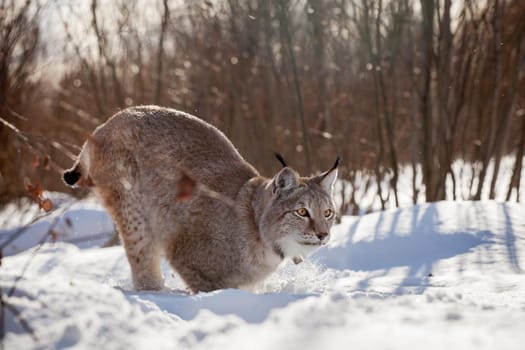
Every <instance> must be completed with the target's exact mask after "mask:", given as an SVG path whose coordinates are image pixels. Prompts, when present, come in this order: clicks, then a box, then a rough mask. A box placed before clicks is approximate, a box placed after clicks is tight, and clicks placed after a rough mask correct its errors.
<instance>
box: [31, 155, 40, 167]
mask: <svg viewBox="0 0 525 350" xmlns="http://www.w3.org/2000/svg"><path fill="white" fill-rule="evenodd" d="M39 164H40V158H39V157H38V156H37V155H35V156H34V157H33V161H32V162H31V165H32V167H33V170H36V168H38V165H39Z"/></svg>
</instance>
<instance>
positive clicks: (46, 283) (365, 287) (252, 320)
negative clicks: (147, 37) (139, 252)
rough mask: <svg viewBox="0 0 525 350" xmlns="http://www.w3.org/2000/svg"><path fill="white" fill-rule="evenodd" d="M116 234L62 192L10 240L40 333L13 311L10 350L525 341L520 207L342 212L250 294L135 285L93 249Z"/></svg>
mask: <svg viewBox="0 0 525 350" xmlns="http://www.w3.org/2000/svg"><path fill="white" fill-rule="evenodd" d="M20 215H22V214H20ZM20 215H19V216H20ZM16 216H17V212H16V210H14V209H13V208H10V209H9V210H7V209H6V211H4V212H2V213H0V223H3V224H2V226H1V229H0V238H1V241H3V242H5V239H6V237H11V235H12V234H13V233H14V232H16V230H17V227H16V225H15V224H16ZM66 217H68V218H69V221H72V222H73V225H71V226H70V225H68V224H66V220H65V218H66ZM19 220H22V221H23V222H29V221H30V220H29V219H27V218H25V219H20V218H19ZM24 220H25V221H24ZM50 228H52V229H54V230H56V231H59V232H60V234H58V235H57V239H58V242H56V243H46V244H45V245H43V246H42V247H40V248H38V247H35V248H31V249H29V250H23V249H27V247H29V246H30V245H34V244H36V243H37V242H38V241H39V240H40V239H41V237H42V236H43V235H45V233H46V232H48V231H49V229H50ZM112 230H113V226H112V224H111V220H110V219H109V216H108V215H107V213H106V212H105V211H104V210H103V209H102V208H101V207H100V206H99V205H98V204H97V203H96V202H94V201H93V200H87V201H71V200H68V199H64V200H63V202H62V203H61V204H60V205H59V207H58V209H57V210H56V212H55V213H53V214H51V215H48V216H45V217H43V218H42V220H41V221H37V222H35V223H34V224H32V225H30V228H29V229H28V230H27V231H26V232H24V233H23V234H22V235H20V238H19V239H17V240H15V241H14V242H13V244H11V245H10V247H8V248H9V249H10V250H9V251H7V252H4V253H7V254H5V255H9V256H7V257H4V258H3V260H2V266H1V267H0V272H1V273H0V285H1V288H2V292H3V295H4V300H5V301H6V302H7V303H8V304H9V305H11V306H13V307H14V308H16V310H18V311H19V312H20V316H21V318H22V319H23V320H24V321H25V322H27V324H28V325H29V326H30V327H31V329H32V330H33V331H34V335H35V336H36V339H33V337H32V336H31V335H30V334H29V333H28V332H27V331H26V330H24V328H23V327H22V326H21V324H20V322H19V321H20V320H19V319H18V318H17V317H15V316H14V315H13V313H12V312H10V311H9V310H7V309H6V310H4V312H5V328H6V335H5V337H4V339H3V342H4V346H5V348H6V349H10V348H23V349H48V348H58V349H65V348H75V349H91V348H97V347H98V348H103V349H174V348H191V349H224V348H227V349H246V348H249V349H319V348H330V349H332V348H345V349H347V348H352V347H353V348H357V349H411V348H425V349H443V348H455V349H494V348H498V349H518V348H521V347H522V346H523V344H524V343H525V332H524V330H525V274H524V273H523V269H524V268H525V251H524V249H525V207H524V206H523V205H520V204H516V203H499V202H493V201H484V202H439V203H432V204H420V205H416V206H413V207H404V208H400V209H393V210H388V211H384V212H376V213H371V214H368V215H364V216H361V217H350V216H345V217H343V220H342V223H341V224H339V225H337V226H335V227H334V228H333V231H332V238H331V241H330V243H329V244H328V245H327V246H326V247H323V248H321V249H319V250H318V251H316V252H315V253H314V254H313V255H312V256H311V257H310V258H309V259H307V260H306V261H305V262H304V263H302V264H299V265H294V264H293V263H291V262H287V263H285V264H284V265H283V266H281V267H280V268H279V270H278V271H277V272H276V273H274V274H273V275H272V276H271V277H270V278H269V279H268V280H267V281H265V282H264V283H263V284H262V285H260V286H259V287H258V289H257V290H256V291H255V292H248V291H243V290H235V289H228V290H220V291H216V292H211V293H199V294H195V295H191V294H189V293H188V292H187V291H186V289H185V286H184V285H183V283H182V281H181V280H180V278H179V277H178V276H177V275H176V274H174V273H173V271H172V270H171V269H170V268H169V267H168V266H167V265H166V264H164V266H163V272H164V276H165V279H166V282H165V284H166V287H165V289H164V290H162V291H160V292H137V291H134V290H133V288H132V284H131V278H130V271H129V266H128V263H127V260H126V256H125V253H124V251H123V249H122V247H120V246H117V247H112V248H104V249H101V248H97V246H98V245H99V244H100V241H103V239H101V237H104V238H108V237H109V236H110V234H108V233H110V232H112ZM89 237H96V239H93V240H90V238H89ZM20 242H23V244H22V243H20ZM15 244H16V245H15ZM35 249H37V251H36V252H34V251H35ZM6 250H7V248H6ZM28 263H29V265H27V264H28ZM26 266H27V269H25V268H26ZM24 269H25V272H24ZM20 275H23V277H22V278H21V279H20V280H19V281H18V280H17V279H18V276H20ZM15 284H16V289H15V291H14V293H13V294H12V295H10V296H7V295H8V294H9V291H10V288H12V286H13V285H15Z"/></svg>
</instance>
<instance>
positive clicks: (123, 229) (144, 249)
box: [104, 193, 164, 290]
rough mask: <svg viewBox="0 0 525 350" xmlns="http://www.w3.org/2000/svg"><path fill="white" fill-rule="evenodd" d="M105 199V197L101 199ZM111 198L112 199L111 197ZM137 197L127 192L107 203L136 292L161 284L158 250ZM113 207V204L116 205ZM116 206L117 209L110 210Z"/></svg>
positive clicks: (155, 287)
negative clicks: (124, 251)
mask: <svg viewBox="0 0 525 350" xmlns="http://www.w3.org/2000/svg"><path fill="white" fill-rule="evenodd" d="M104 197H106V196H104ZM112 197H114V196H112ZM132 197H136V195H132V194H130V193H126V194H125V195H124V196H117V200H115V201H112V200H111V199H109V198H108V197H106V199H109V201H107V202H108V203H107V204H108V205H107V207H108V209H110V211H111V212H112V215H113V218H114V220H115V222H116V225H117V229H118V231H119V232H120V236H121V238H122V242H123V243H124V248H125V250H126V255H127V257H128V261H129V265H130V267H131V274H132V279H133V285H134V287H135V288H136V289H137V290H159V289H161V288H162V287H163V285H164V281H163V278H162V272H161V269H160V251H159V249H158V247H157V244H156V242H155V239H154V237H153V235H152V234H151V232H148V218H147V215H146V213H145V211H144V208H142V207H141V206H140V204H138V203H140V201H139V199H138V198H132ZM117 203H118V205H117V206H114V205H112V204H117ZM115 207H116V210H112V209H114V208H115Z"/></svg>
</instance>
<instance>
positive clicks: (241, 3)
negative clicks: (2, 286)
mask: <svg viewBox="0 0 525 350" xmlns="http://www.w3.org/2000/svg"><path fill="white" fill-rule="evenodd" d="M524 74H525V1H522V0H484V1H478V0H465V1H452V0H215V1H175V0H173V1H169V0H155V1H154V0H152V1H145V0H116V1H101V0H99V1H97V0H85V1H73V0H56V1H53V0H18V1H17V0H0V204H1V203H6V202H7V201H10V200H12V199H14V198H19V197H21V196H25V195H26V188H25V184H28V183H33V184H34V183H40V184H41V185H42V187H44V188H45V189H47V190H59V191H65V190H66V188H65V186H64V185H63V184H62V183H61V180H60V176H59V172H60V171H61V170H62V169H64V168H67V167H69V166H70V165H71V164H72V159H73V158H74V156H75V155H76V154H77V153H78V151H79V147H80V146H81V144H82V143H83V141H84V140H85V138H86V135H87V133H88V132H90V131H92V130H93V129H94V128H95V127H96V126H97V125H98V124H100V123H102V122H104V121H105V120H106V119H107V118H108V117H109V116H110V115H112V114H113V113H115V112H116V111H118V110H119V109H121V108H124V107H126V106H131V105H137V104H158V105H163V106H169V107H173V108H177V109H181V110H184V111H187V112H189V113H192V114H195V115H197V116H199V117H200V118H202V119H205V120H207V121H209V122H211V123H212V124H214V125H216V126H217V127H219V128H220V129H221V130H223V131H224V132H225V134H226V135H227V136H228V137H229V138H230V139H231V140H232V141H233V143H234V144H235V145H236V146H237V147H238V149H239V151H240V152H241V154H242V155H243V156H244V157H245V158H246V159H247V160H248V161H250V162H251V163H252V164H253V165H254V166H255V167H257V168H258V169H259V170H260V171H261V173H262V174H264V175H267V176H272V174H273V173H274V172H275V171H277V170H278V168H279V163H278V162H277V161H276V160H275V159H274V158H273V155H272V154H273V152H275V151H278V152H280V153H282V154H283V155H284V157H285V159H286V160H287V162H288V163H289V164H290V165H291V166H293V167H294V168H296V169H297V170H298V171H300V172H301V173H302V174H307V173H310V172H316V171H320V170H323V169H326V168H328V167H329V166H330V165H331V164H332V163H333V161H334V160H335V157H336V155H338V154H339V155H340V156H341V158H342V160H343V166H342V167H341V177H342V178H343V179H345V180H346V182H344V186H343V187H342V188H340V189H339V192H340V193H338V196H340V198H341V199H342V201H341V204H342V209H343V210H345V211H346V210H348V211H351V212H354V213H356V212H358V211H359V210H360V209H362V208H360V206H361V203H360V198H359V197H358V195H357V194H358V190H357V182H359V184H360V186H365V187H370V188H373V189H374V190H373V191H374V196H375V197H376V198H377V199H378V201H379V202H380V204H381V207H383V208H385V207H389V206H397V205H399V197H400V196H401V195H403V196H405V197H407V196H408V197H409V199H410V201H413V202H414V203H416V202H421V201H437V200H442V199H480V198H482V194H483V196H485V197H486V198H495V193H496V191H497V190H498V191H500V192H501V191H503V192H504V194H503V197H504V199H506V200H518V201H519V200H520V192H519V187H520V181H521V173H522V168H523V166H522V159H523V155H524V154H523V153H524V149H525V80H524ZM507 155H513V156H514V157H513V158H512V160H513V161H512V166H511V172H512V174H511V176H509V179H508V181H506V184H505V186H504V188H503V189H502V188H501V185H499V187H498V188H496V187H497V185H496V184H497V183H498V182H497V181H498V177H499V176H500V173H501V171H500V167H501V163H502V159H504V157H505V156H507ZM458 159H460V160H463V161H464V162H465V163H464V164H465V165H464V167H468V168H469V171H468V172H467V173H468V174H470V175H469V177H468V179H467V180H465V179H464V177H463V178H462V183H461V185H459V184H458V181H459V179H458V176H460V175H459V174H458V172H457V171H455V170H454V169H453V163H454V162H455V161H456V160H458ZM402 169H405V170H406V169H408V170H409V171H410V179H411V180H410V185H409V186H408V187H407V186H405V187H404V188H408V189H409V193H406V192H407V190H406V189H403V191H404V193H400V189H399V187H400V186H399V182H400V171H401V170H402ZM364 174H365V175H366V179H367V181H364V182H363V181H362V179H363V176H365V175H364ZM447 186H448V187H449V188H448V187H447ZM465 186H466V188H467V189H468V190H467V191H466V192H465V191H464V190H460V189H459V187H461V188H465ZM360 191H361V193H362V189H361V190H360Z"/></svg>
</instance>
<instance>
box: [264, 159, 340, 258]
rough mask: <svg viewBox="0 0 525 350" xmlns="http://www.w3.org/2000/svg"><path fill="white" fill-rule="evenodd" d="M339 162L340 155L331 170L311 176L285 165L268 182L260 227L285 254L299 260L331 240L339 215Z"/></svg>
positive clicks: (265, 237)
mask: <svg viewBox="0 0 525 350" xmlns="http://www.w3.org/2000/svg"><path fill="white" fill-rule="evenodd" d="M338 164H339V158H338V159H337V161H336V163H335V164H334V166H333V167H332V168H331V169H330V170H328V171H326V172H324V173H322V174H321V175H318V176H314V177H309V178H305V177H300V176H299V175H298V174H297V173H296V172H295V171H294V170H292V169H291V168H289V167H287V166H285V167H284V168H283V169H282V170H281V171H280V172H279V173H277V175H275V177H274V178H273V179H272V181H271V182H270V183H269V184H268V186H267V190H266V191H267V196H268V197H269V200H268V201H267V205H266V207H265V208H264V212H263V213H262V216H261V221H260V226H259V228H260V232H261V235H262V237H263V239H264V240H266V242H270V244H272V246H273V249H274V250H275V251H276V253H278V254H279V255H281V257H285V256H287V257H291V258H293V260H294V262H296V263H297V262H300V261H302V259H303V258H305V257H306V256H307V255H308V254H310V253H311V252H312V251H313V250H315V249H316V248H317V247H320V246H322V245H324V244H326V243H327V242H328V240H329V238H330V228H331V227H332V224H333V223H334V218H335V206H334V202H333V198H332V192H333V186H334V182H335V180H336V178H337V166H338ZM283 165H284V163H283Z"/></svg>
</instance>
